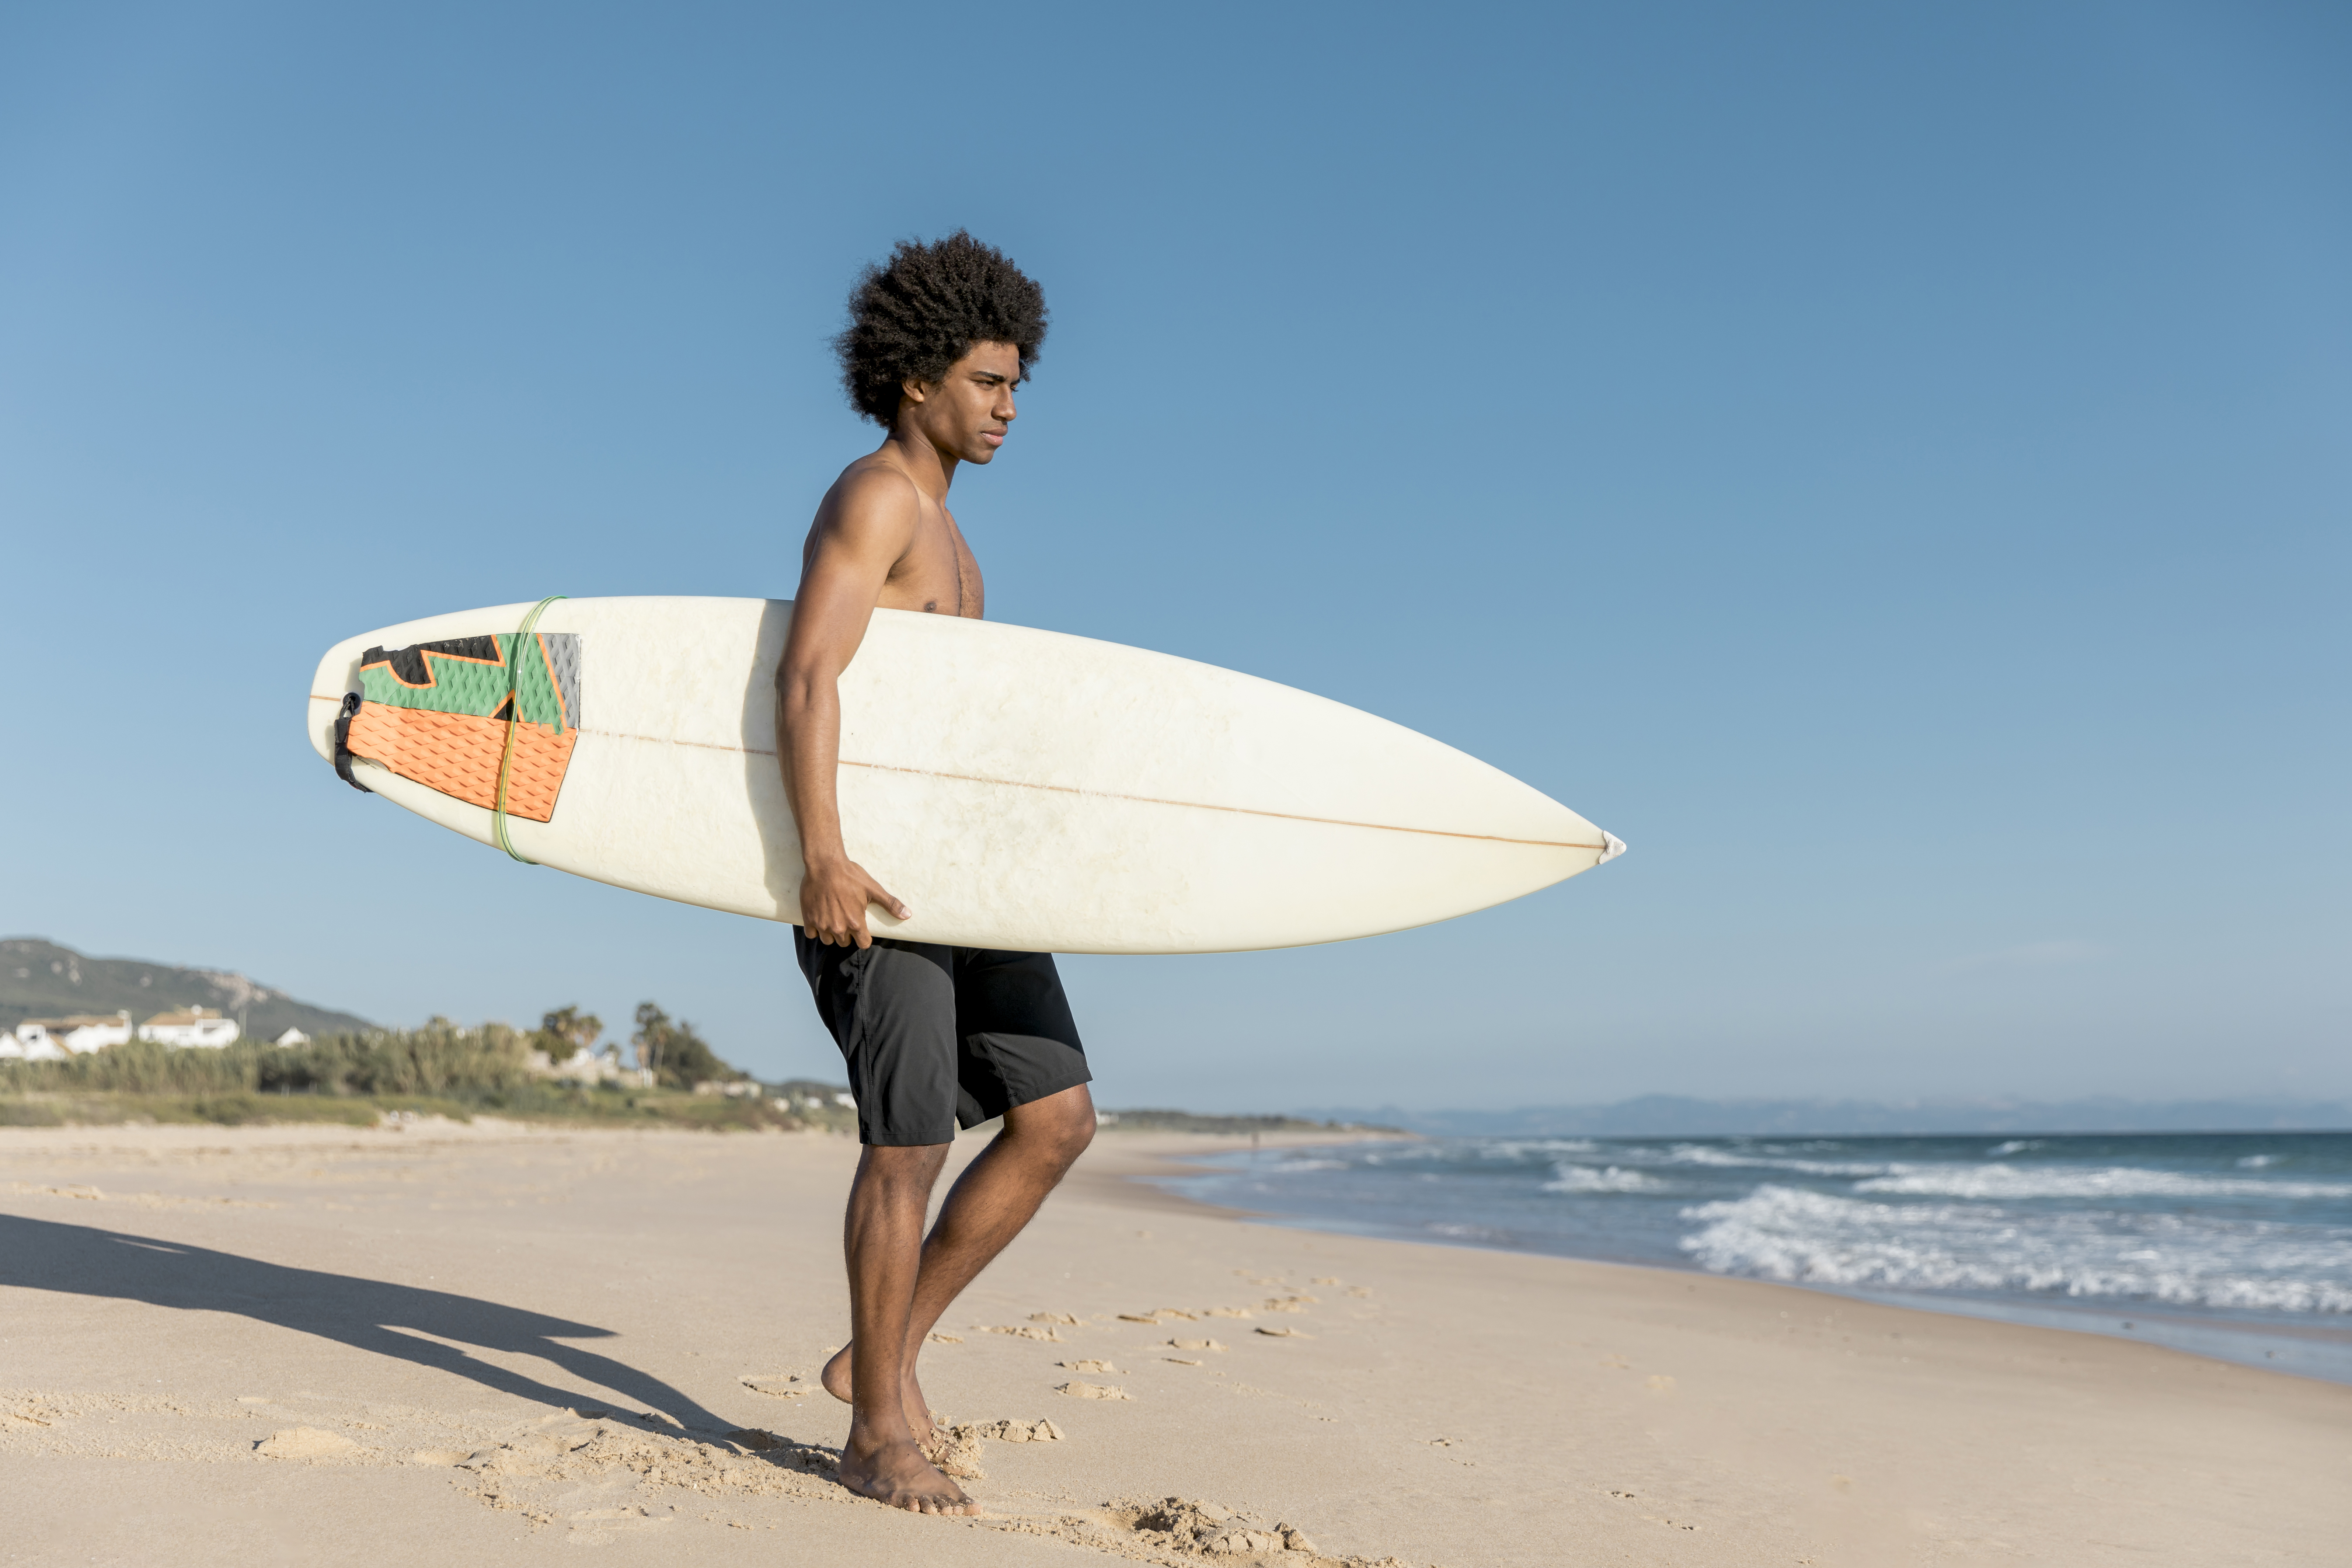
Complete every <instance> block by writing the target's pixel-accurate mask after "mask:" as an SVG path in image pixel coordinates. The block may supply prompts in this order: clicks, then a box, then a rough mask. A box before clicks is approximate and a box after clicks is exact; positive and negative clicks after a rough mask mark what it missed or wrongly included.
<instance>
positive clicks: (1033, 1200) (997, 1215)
mask: <svg viewBox="0 0 2352 1568" xmlns="http://www.w3.org/2000/svg"><path fill="white" fill-rule="evenodd" d="M1094 1136H1095V1102H1094V1098H1093V1096H1091V1095H1089V1094H1088V1093H1087V1086H1086V1085H1084V1084H1079V1085H1078V1086H1077V1087H1076V1088H1075V1089H1064V1090H1062V1092H1061V1093H1059V1094H1055V1095H1048V1096H1047V1097H1046V1098H1045V1099H1044V1100H1032V1101H1031V1102H1030V1103H1028V1104H1027V1105H1016V1106H1014V1107H1013V1109H1012V1110H1008V1111H1006V1112H1005V1113H1004V1130H1003V1131H1001V1132H999V1133H998V1134H997V1135H996V1136H995V1137H993V1138H992V1139H990V1140H989V1142H988V1147H987V1148H985V1149H983V1150H982V1151H981V1153H980V1157H979V1158H978V1159H976V1160H974V1161H973V1162H972V1163H971V1164H969V1165H967V1166H965V1167H964V1173H963V1174H962V1175H961V1176H959V1177H957V1178H956V1184H955V1185H954V1186H953V1187H951V1188H950V1189H949V1190H948V1199H947V1202H946V1203H944V1204H942V1205H940V1217H939V1221H938V1223H937V1224H935V1225H933V1226H931V1234H930V1235H929V1237H926V1238H925V1239H924V1241H923V1267H922V1272H921V1273H920V1274H919V1276H918V1277H917V1279H916V1281H915V1296H914V1300H913V1302H912V1304H911V1309H910V1310H909V1312H908V1321H907V1333H908V1346H909V1347H910V1348H909V1351H908V1357H907V1361H908V1368H909V1369H910V1370H911V1369H912V1367H913V1364H914V1352H915V1351H917V1350H919V1349H920V1348H921V1347H922V1342H923V1336H924V1335H926V1334H928V1333H929V1332H930V1331H931V1328H932V1325H933V1324H935V1323H937V1322H938V1321H940V1314H942V1313H944V1312H945V1311H946V1310H948V1308H949V1306H950V1304H951V1303H953V1301H954V1300H955V1299H956V1298H957V1297H958V1296H961V1295H962V1294H963V1289H964V1287H965V1286H967V1285H969V1284H971V1282H972V1281H973V1280H974V1279H978V1278H979V1277H980V1271H981V1270H982V1269H983V1268H987V1267H988V1266H989V1264H991V1263H992V1262H993V1261H995V1258H996V1255H997V1254H998V1253H1000V1252H1002V1251H1003V1250H1004V1248H1005V1247H1006V1246H1007V1245H1008V1244H1010V1243H1011V1241H1012V1240H1013V1237H1016V1236H1018V1235H1020V1234H1021V1232H1022V1229H1023V1227H1024V1226H1026V1225H1028V1223H1029V1222H1030V1221H1031V1220H1032V1219H1034V1218H1035V1217H1036V1215H1037V1209H1038V1206H1039V1205H1042V1204H1043V1203H1045V1194H1048V1193H1050V1192H1052V1191H1053V1190H1054V1189H1055V1186H1057V1185H1059V1184H1060V1183H1061V1180H1062V1178H1063V1177H1064V1176H1066V1175H1067V1174H1068V1173H1069V1170H1070V1167H1071V1166H1072V1165H1073V1164H1075V1163H1076V1162H1077V1158H1078V1156H1079V1155H1081V1154H1083V1153H1085V1152H1087V1144H1088V1143H1091V1142H1094Z"/></svg>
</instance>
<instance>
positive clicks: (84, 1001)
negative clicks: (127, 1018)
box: [0, 937, 375, 1039]
mask: <svg viewBox="0 0 2352 1568" xmlns="http://www.w3.org/2000/svg"><path fill="white" fill-rule="evenodd" d="M178 1007H212V1008H215V1009H217V1010H219V1011H220V1012H222V1013H224V1014H226V1015H227V1016H229V1017H232V1018H235V1019H236V1020H237V1022H238V1024H239V1025H240V1026H242V1027H243V1029H244V1031H245V1033H246V1034H247V1035H248V1036H257V1037H260V1038H262V1039H274V1038H276V1037H278V1036H279V1035H282V1034H284V1033H285V1032H286V1031H287V1030H288V1029H289V1028H294V1029H299V1030H301V1031H302V1032H303V1033H304V1034H306V1035H313V1036H318V1035H341V1034H349V1033H352V1031H355V1030H360V1029H373V1028H374V1027H375V1026H374V1025H373V1024H371V1023H369V1022H368V1021H367V1020H366V1019H365V1018H362V1017H360V1016H356V1015H354V1014H351V1013H339V1012H336V1011H335V1010H334V1009H333V1008H331V1007H314V1006H312V1005H310V1003H308V1002H297V1001H296V1000H294V998H293V997H291V996H289V995H288V994H286V993H285V992H283V991H274V990H272V989H270V988H269V987H268V986H267V985H259V984H255V983H254V982H252V981H250V980H247V978H246V977H245V976H244V975H242V974H233V973H229V972H227V971H226V970H220V969H179V968H175V967H173V965H171V964H168V963H149V962H147V961H146V960H145V959H139V958H86V957H84V956H83V955H82V954H80V953H79V952H75V951H74V950H73V949H72V948H69V947H59V946H58V944H57V943H56V942H44V941H42V940H41V939H40V938H39V937H10V938H7V939H6V940H5V941H0V1029H10V1028H14V1027H16V1025H18V1024H19V1023H22V1022H23V1021H24V1020H25V1019H26V1018H56V1017H60V1016H66V1015H69V1014H74V1013H113V1012H116V1011H119V1010H121V1009H122V1008H129V1009H130V1012H131V1021H132V1022H133V1023H138V1022H140V1021H142V1020H143V1019H146V1018H149V1017H152V1016H154V1015H155V1014H157V1013H167V1012H170V1011H172V1010H173V1008H178Z"/></svg>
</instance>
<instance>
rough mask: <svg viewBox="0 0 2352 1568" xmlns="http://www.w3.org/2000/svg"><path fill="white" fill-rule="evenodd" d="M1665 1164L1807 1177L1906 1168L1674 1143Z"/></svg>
mask: <svg viewBox="0 0 2352 1568" xmlns="http://www.w3.org/2000/svg"><path fill="white" fill-rule="evenodd" d="M1665 1158H1666V1160H1667V1162H1668V1163H1672V1164H1677V1165H1709V1166H1713V1167H1715V1168H1717V1169H1718V1170H1738V1171H1795V1172H1798V1173H1801V1174H1803V1175H1808V1176H1876V1175H1883V1174H1885V1173H1886V1172H1888V1171H1900V1170H1903V1169H1905V1168H1906V1167H1904V1166H1901V1165H1890V1164H1888V1163H1885V1161H1883V1160H1879V1161H1867V1162H1865V1161H1859V1160H1790V1159H1784V1158H1782V1157H1780V1156H1779V1155H1775V1154H1767V1153H1760V1152H1759V1153H1754V1154H1750V1153H1745V1152H1740V1151H1738V1150H1733V1149H1716V1148H1710V1147H1709V1146H1707V1145H1706V1144H1705V1143H1677V1144H1675V1146H1674V1147H1673V1148H1671V1149H1669V1150H1667V1151H1666V1154H1665Z"/></svg>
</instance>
